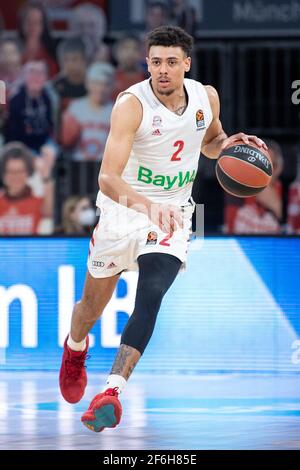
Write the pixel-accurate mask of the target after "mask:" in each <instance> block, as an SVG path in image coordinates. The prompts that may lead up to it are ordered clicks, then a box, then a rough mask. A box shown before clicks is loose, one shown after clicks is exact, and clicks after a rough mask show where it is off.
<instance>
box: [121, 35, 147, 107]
mask: <svg viewBox="0 0 300 470" xmlns="http://www.w3.org/2000/svg"><path fill="white" fill-rule="evenodd" d="M114 55H115V59H116V62H117V69H116V73H115V83H114V90H113V99H115V98H116V97H117V96H118V94H119V93H120V92H121V91H123V90H126V89H127V88H128V87H130V86H131V85H134V84H135V83H137V82H140V81H142V80H144V79H145V78H146V74H145V72H144V70H143V68H142V67H141V64H140V55H141V52H140V41H139V40H138V38H137V37H135V36H126V37H124V38H123V39H120V40H119V41H118V42H117V43H116V45H115V48H114Z"/></svg>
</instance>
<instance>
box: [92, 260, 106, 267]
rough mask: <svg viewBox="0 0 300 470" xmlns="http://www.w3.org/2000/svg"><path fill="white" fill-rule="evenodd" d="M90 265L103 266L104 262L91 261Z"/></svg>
mask: <svg viewBox="0 0 300 470" xmlns="http://www.w3.org/2000/svg"><path fill="white" fill-rule="evenodd" d="M92 265H93V267H94V268H103V266H104V263H103V261H93V262H92Z"/></svg>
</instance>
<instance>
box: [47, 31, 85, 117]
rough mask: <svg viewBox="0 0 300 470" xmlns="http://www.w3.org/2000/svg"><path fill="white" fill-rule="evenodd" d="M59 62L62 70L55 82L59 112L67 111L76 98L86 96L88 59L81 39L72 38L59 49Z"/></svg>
mask: <svg viewBox="0 0 300 470" xmlns="http://www.w3.org/2000/svg"><path fill="white" fill-rule="evenodd" d="M58 60H59V64H60V68H61V72H60V73H59V75H58V76H57V77H56V78H55V79H54V80H53V87H54V89H55V91H56V93H57V94H58V96H59V100H60V104H59V112H60V113H61V112H63V111H65V110H66V108H67V106H68V105H69V104H70V102H71V101H72V100H73V99H75V98H81V97H82V96H85V95H86V92H87V91H86V87H85V75H86V69H87V59H86V53H85V46H84V43H83V41H82V40H81V39H80V38H70V39H66V40H65V41H63V42H62V43H61V44H60V45H59V47H58Z"/></svg>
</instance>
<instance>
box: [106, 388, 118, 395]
mask: <svg viewBox="0 0 300 470" xmlns="http://www.w3.org/2000/svg"><path fill="white" fill-rule="evenodd" d="M104 395H110V396H112V397H117V396H118V395H119V387H114V388H108V389H107V390H105V392H104Z"/></svg>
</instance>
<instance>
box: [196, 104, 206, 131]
mask: <svg viewBox="0 0 300 470" xmlns="http://www.w3.org/2000/svg"><path fill="white" fill-rule="evenodd" d="M196 125H197V129H203V127H205V121H204V113H203V111H202V109H198V111H197V112H196Z"/></svg>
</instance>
